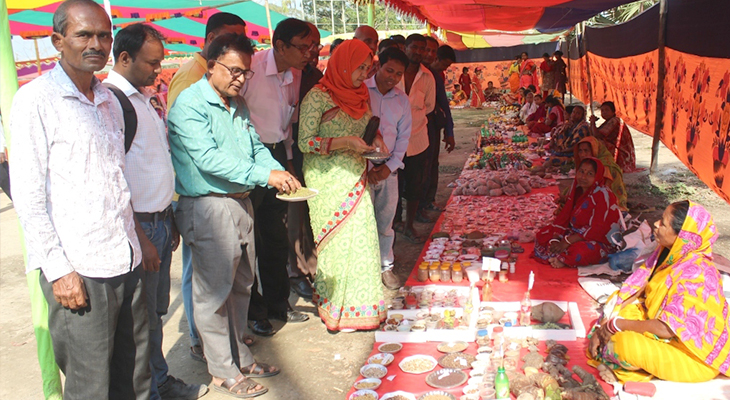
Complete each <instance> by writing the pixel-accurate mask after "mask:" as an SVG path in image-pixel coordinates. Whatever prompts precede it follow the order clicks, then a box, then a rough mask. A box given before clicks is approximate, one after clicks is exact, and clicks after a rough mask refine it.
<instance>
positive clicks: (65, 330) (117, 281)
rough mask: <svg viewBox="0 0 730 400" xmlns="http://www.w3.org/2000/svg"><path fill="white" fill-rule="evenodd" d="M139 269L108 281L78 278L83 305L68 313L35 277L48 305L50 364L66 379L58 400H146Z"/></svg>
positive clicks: (144, 309) (50, 288)
mask: <svg viewBox="0 0 730 400" xmlns="http://www.w3.org/2000/svg"><path fill="white" fill-rule="evenodd" d="M142 272H143V271H142V267H141V266H138V267H137V268H135V269H134V270H133V271H131V272H128V273H126V274H124V275H120V276H117V277H114V278H87V277H83V276H82V277H81V278H82V279H83V281H84V285H85V286H86V293H87V294H88V296H89V300H88V304H89V305H88V306H87V307H86V308H84V309H82V310H77V311H71V310H69V309H67V308H64V307H63V306H61V304H60V303H58V302H57V301H56V300H55V298H54V297H53V286H52V284H51V283H49V282H48V280H46V276H45V275H44V274H42V273H41V274H40V284H41V288H42V289H43V294H44V295H45V296H46V300H47V301H48V327H49V330H50V332H51V338H52V339H53V351H54V352H55V355H56V362H57V363H58V366H59V367H60V368H61V371H63V374H64V375H65V376H66V383H65V384H64V393H63V398H64V400H76V399H78V400H86V399H95V400H104V399H110V400H117V399H120V400H121V399H125V400H148V399H149V398H150V380H151V375H150V352H149V338H150V333H149V327H148V317H147V304H146V296H145V291H144V285H143V282H142Z"/></svg>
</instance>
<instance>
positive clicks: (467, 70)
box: [461, 67, 469, 74]
mask: <svg viewBox="0 0 730 400" xmlns="http://www.w3.org/2000/svg"><path fill="white" fill-rule="evenodd" d="M467 72H469V67H464V68H462V69H461V73H462V74H465V73H467Z"/></svg>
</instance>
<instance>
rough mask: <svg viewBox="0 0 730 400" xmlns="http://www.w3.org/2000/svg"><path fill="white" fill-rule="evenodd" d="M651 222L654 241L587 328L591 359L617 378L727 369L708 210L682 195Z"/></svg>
mask: <svg viewBox="0 0 730 400" xmlns="http://www.w3.org/2000/svg"><path fill="white" fill-rule="evenodd" d="M654 227H655V229H654V236H656V239H657V242H658V243H659V246H658V247H657V249H656V250H655V251H654V253H652V254H651V255H650V256H649V258H647V259H646V262H645V263H644V264H643V265H642V266H641V267H639V268H638V269H637V270H636V271H635V272H634V273H633V274H632V275H631V276H630V277H629V278H628V279H627V280H626V282H624V283H623V285H622V286H621V289H619V290H618V291H616V292H615V293H614V294H613V295H612V296H611V297H610V298H609V300H608V302H607V303H606V306H605V307H604V308H603V316H602V317H601V318H599V319H598V322H597V323H596V325H595V326H594V327H593V330H592V331H591V334H590V335H588V337H589V338H590V342H589V346H588V349H587V353H588V357H589V360H588V363H589V364H591V365H593V366H598V365H599V364H601V363H603V364H605V365H606V366H607V367H609V369H610V370H612V371H613V372H614V374H615V375H616V377H618V379H619V380H620V381H621V382H626V381H648V380H649V379H651V378H652V376H655V377H657V378H659V379H663V380H667V381H674V382H704V381H709V380H710V379H713V378H715V377H716V376H717V375H719V374H723V375H726V376H727V375H730V373H729V372H728V370H729V369H730V341H728V340H727V338H728V331H730V321H729V320H728V305H727V302H726V301H725V296H724V295H723V289H722V279H721V278H720V273H719V272H717V268H715V264H714V262H713V261H712V257H713V256H712V245H713V244H714V243H715V240H717V237H718V233H717V228H716V227H715V224H714V223H713V221H712V216H711V215H710V213H709V212H707V210H705V209H704V208H703V207H702V206H700V205H699V204H696V203H693V202H690V201H687V200H685V201H680V202H676V203H673V204H671V205H670V206H669V207H667V209H666V210H665V211H664V215H662V219H661V220H659V221H657V222H656V223H655V224H654Z"/></svg>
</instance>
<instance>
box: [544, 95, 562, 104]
mask: <svg viewBox="0 0 730 400" xmlns="http://www.w3.org/2000/svg"><path fill="white" fill-rule="evenodd" d="M545 103H546V104H550V105H553V106H557V105H558V104H560V100H558V99H557V98H555V97H554V96H548V97H546V98H545Z"/></svg>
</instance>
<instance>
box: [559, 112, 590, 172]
mask: <svg viewBox="0 0 730 400" xmlns="http://www.w3.org/2000/svg"><path fill="white" fill-rule="evenodd" d="M590 135H591V132H590V129H589V128H588V122H586V109H585V108H584V107H583V106H573V111H572V112H571V114H570V119H568V120H567V121H565V122H563V123H562V124H560V125H558V126H557V127H555V129H553V130H552V132H551V137H552V139H553V140H552V141H551V142H550V151H551V152H552V154H553V158H554V159H557V160H558V161H559V163H560V164H562V163H563V162H565V161H568V160H569V159H570V158H572V157H573V151H574V150H575V145H576V144H578V142H580V141H581V139H583V138H584V137H587V136H590Z"/></svg>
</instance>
